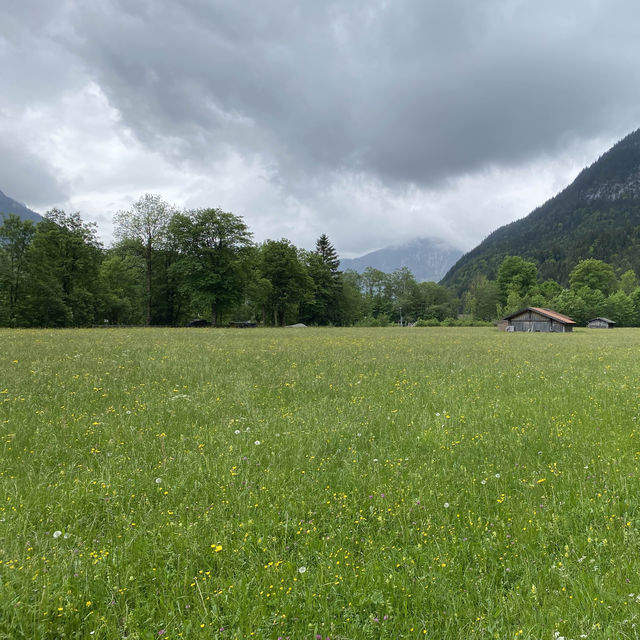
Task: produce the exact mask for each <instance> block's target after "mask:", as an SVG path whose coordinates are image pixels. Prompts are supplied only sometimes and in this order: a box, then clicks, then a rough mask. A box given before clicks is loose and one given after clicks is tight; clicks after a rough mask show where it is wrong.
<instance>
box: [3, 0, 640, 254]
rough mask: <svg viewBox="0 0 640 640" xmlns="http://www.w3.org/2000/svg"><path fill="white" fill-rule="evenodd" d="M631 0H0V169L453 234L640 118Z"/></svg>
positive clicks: (367, 230)
mask: <svg viewBox="0 0 640 640" xmlns="http://www.w3.org/2000/svg"><path fill="white" fill-rule="evenodd" d="M639 60H640V3H638V2H636V1H635V0H606V1H605V0H563V1H562V2H558V1H557V0H483V1H482V2H478V1H477V0H446V1H445V0H342V1H340V2H338V1H334V0H242V1H240V2H239V1H238V0H229V1H228V2H221V1H218V0H91V2H86V1H83V0H56V2H51V0H2V2H1V3H0V68H1V69H2V73H1V74H0V154H1V157H2V158H3V161H2V162H0V190H2V191H3V192H4V193H5V194H6V195H8V196H10V197H12V198H14V199H16V200H19V201H20V202H24V203H25V204H26V205H27V206H29V207H30V208H32V209H34V210H35V211H38V212H40V213H44V212H45V211H47V210H49V209H51V208H52V207H58V208H62V209H64V210H66V211H68V212H72V211H79V212H80V214H81V216H82V218H83V219H84V220H85V221H93V222H96V223H97V225H98V232H99V236H100V238H101V239H102V240H103V241H104V242H105V244H107V245H108V244H109V243H110V242H111V241H112V238H113V235H112V233H113V226H112V219H113V216H114V214H115V213H116V212H118V211H121V210H127V209H129V208H130V207H131V205H132V203H133V202H135V201H136V200H137V199H138V198H140V197H141V196H142V195H143V194H145V193H157V194H160V195H161V196H162V197H163V198H164V199H165V200H166V201H168V202H170V203H173V204H175V205H176V206H177V207H178V208H180V209H182V208H186V209H194V208H204V207H219V208H221V209H222V210H224V211H230V212H232V213H234V214H236V215H240V216H242V217H243V218H244V221H245V222H246V223H247V225H248V226H249V228H250V230H251V231H252V232H253V234H254V239H255V240H256V241H258V242H261V241H264V240H266V239H268V238H271V239H279V238H282V237H286V238H288V239H289V240H291V241H292V242H293V243H294V244H296V245H297V246H300V247H306V248H312V247H313V246H314V243H315V240H316V239H317V238H318V237H319V236H320V235H321V234H323V233H326V234H327V235H328V236H329V239H330V240H331V241H332V243H333V244H334V246H335V247H336V249H337V250H338V253H339V254H340V255H341V256H342V257H353V256H356V255H361V254H363V253H366V252H367V251H370V250H373V249H378V248H380V247H384V246H387V245H390V244H399V243H403V242H406V241H408V240H411V239H413V238H417V237H429V238H433V239H437V240H441V241H442V242H443V243H447V244H449V245H452V246H454V247H456V248H459V249H461V250H463V251H467V250H469V249H471V248H473V247H474V246H475V245H476V244H477V243H479V242H480V241H481V240H482V239H483V238H484V237H486V236H487V235H488V234H489V233H490V232H491V231H493V230H495V229H496V228H497V227H499V226H501V225H503V224H506V223H508V222H511V221H513V220H515V219H518V218H522V217H524V216H525V215H527V214H528V213H529V212H530V211H532V210H533V209H534V208H535V207H537V206H538V205H540V204H542V203H544V202H545V201H546V200H547V199H548V198H550V197H552V196H553V195H555V194H556V193H557V192H558V191H560V190H561V189H562V188H564V187H565V186H567V185H568V184H569V183H570V182H571V181H572V180H573V179H574V178H575V176H576V175H577V174H578V173H579V171H580V170H581V169H582V168H584V167H585V166H587V165H589V164H591V163H592V162H594V161H595V160H597V158H598V157H599V156H600V155H601V154H602V153H604V152H605V151H606V150H607V149H608V148H609V147H610V146H612V144H614V143H615V142H616V141H617V140H619V139H620V138H622V137H624V136H625V135H626V134H628V133H630V132H631V131H634V130H635V129H637V128H638V127H640V65H639V64H638V61H639Z"/></svg>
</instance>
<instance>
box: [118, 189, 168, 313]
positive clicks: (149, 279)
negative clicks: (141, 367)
mask: <svg viewBox="0 0 640 640" xmlns="http://www.w3.org/2000/svg"><path fill="white" fill-rule="evenodd" d="M174 213H175V207H174V206H173V205H170V204H169V203H167V202H165V201H164V200H163V199H162V197H161V196H159V195H158V194H152V193H146V194H145V195H143V196H142V197H141V198H139V199H138V200H137V201H136V202H134V203H133V205H132V206H131V208H130V209H127V210H126V211H119V212H118V213H117V214H116V215H115V217H114V235H115V237H116V239H118V240H120V241H122V240H133V241H135V242H137V243H138V246H139V247H140V253H141V255H142V256H143V258H144V264H145V282H146V295H145V303H146V304H145V307H146V323H147V325H149V324H151V316H152V314H151V302H152V290H153V263H154V260H153V259H154V254H155V252H157V251H158V250H159V249H161V248H162V247H163V246H164V244H165V242H166V239H167V229H168V225H169V221H170V220H171V217H172V215H173V214H174Z"/></svg>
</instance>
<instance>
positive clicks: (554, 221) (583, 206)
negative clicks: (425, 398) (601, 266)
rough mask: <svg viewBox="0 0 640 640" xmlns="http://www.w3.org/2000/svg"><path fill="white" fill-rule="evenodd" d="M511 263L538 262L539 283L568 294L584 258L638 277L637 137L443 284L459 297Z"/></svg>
mask: <svg viewBox="0 0 640 640" xmlns="http://www.w3.org/2000/svg"><path fill="white" fill-rule="evenodd" d="M507 255H517V256H521V257H522V258H525V259H527V260H532V261H534V262H536V263H537V265H538V273H539V274H540V277H541V279H542V280H546V279H547V278H553V279H554V280H556V281H558V282H559V283H560V284H562V285H565V286H566V285H567V284H568V281H569V273H570V272H571V270H572V269H573V267H575V265H576V264H577V263H578V261H579V260H582V259H587V258H596V259H598V260H604V261H605V262H608V263H610V264H611V265H613V267H614V268H615V269H617V270H622V271H626V270H627V269H633V270H634V271H635V272H636V273H638V274H640V129H638V130H637V131H634V132H633V133H631V134H629V135H628V136H627V137H626V138H623V139H622V140H621V141H620V142H618V143H617V144H615V145H614V146H613V147H612V148H611V149H610V150H609V151H607V152H606V153H605V154H603V155H602V156H601V157H600V158H599V159H598V160H597V161H596V162H594V163H593V164H592V165H591V166H590V167H587V168H586V169H584V170H583V171H581V172H580V174H579V175H578V177H577V178H576V179H575V180H574V181H573V182H572V183H571V184H570V185H569V186H568V187H566V188H565V189H564V190H563V191H561V192H560V193H559V194H558V195H556V196H555V197H553V198H551V200H548V201H547V202H546V203H545V204H543V205H542V206H541V207H538V208H537V209H535V210H534V211H533V212H532V213H530V214H529V215H528V216H526V217H525V218H522V219H521V220H516V221H515V222H512V223H510V224H507V225H505V226H503V227H500V228H499V229H497V230H496V231H494V232H493V233H492V234H491V235H489V236H488V237H487V238H486V239H485V240H483V241H482V242H481V243H480V244H479V245H478V246H477V247H476V248H475V249H473V250H471V251H470V252H469V253H467V254H466V255H464V256H463V257H462V258H460V260H458V262H456V264H455V265H454V266H453V267H452V268H451V269H450V270H449V272H448V273H447V274H446V275H445V277H444V278H443V279H442V282H441V284H444V285H448V286H450V287H452V288H454V289H455V290H456V291H457V292H458V293H460V292H462V291H464V290H465V289H467V288H468V286H469V284H470V283H471V281H472V280H473V279H474V277H476V276H478V275H480V274H484V275H486V276H487V277H488V278H495V277H496V274H497V271H498V267H499V266H500V264H501V262H502V260H503V259H504V257H505V256H507Z"/></svg>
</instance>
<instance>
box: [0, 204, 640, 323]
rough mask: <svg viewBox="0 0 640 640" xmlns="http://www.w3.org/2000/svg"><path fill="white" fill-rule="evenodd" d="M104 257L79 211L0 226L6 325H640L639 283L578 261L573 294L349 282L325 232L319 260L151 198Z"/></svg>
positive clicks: (538, 281)
mask: <svg viewBox="0 0 640 640" xmlns="http://www.w3.org/2000/svg"><path fill="white" fill-rule="evenodd" d="M114 229H115V231H114V234H115V242H114V244H113V246H111V247H109V248H105V247H104V246H103V245H102V243H101V242H100V241H99V239H98V237H97V232H96V228H95V225H94V224H92V223H87V222H85V221H83V220H82V218H81V216H80V214H79V213H72V214H68V213H65V212H64V211H61V210H57V209H53V210H51V211H49V212H48V213H47V214H46V216H45V217H44V219H43V220H42V221H41V222H39V223H37V224H34V223H33V222H31V221H28V220H23V219H21V218H20V217H18V216H16V215H8V216H4V217H3V218H2V224H1V225H0V326H5V327H87V326H138V325H139V326H185V325H187V324H189V323H190V322H192V321H193V320H195V319H202V320H205V321H206V322H207V323H208V324H210V325H211V326H228V324H229V323H230V322H247V321H251V322H255V323H257V324H260V325H263V326H285V325H289V324H294V323H304V324H307V325H315V326H331V325H333V326H387V325H389V324H398V325H417V326H439V325H445V326H465V325H474V324H476V325H477V324H483V323H486V324H490V323H492V322H495V321H496V320H497V319H499V318H500V317H502V316H504V315H506V314H508V313H510V312H512V311H516V310H518V309H520V308H522V307H525V306H529V305H533V306H540V307H546V308H552V309H555V310H556V311H559V312H561V313H564V314H566V315H569V316H571V317H572V318H573V319H574V320H575V321H576V322H577V323H578V324H579V325H584V324H585V323H586V322H587V321H588V320H589V319H591V318H594V317H599V316H604V317H608V318H610V319H612V320H614V321H615V322H616V323H617V324H618V326H639V325H640V283H639V281H638V274H637V273H636V272H635V271H634V270H633V269H628V270H626V271H625V272H623V273H617V272H616V271H615V270H614V268H613V267H612V266H611V265H609V264H607V263H606V262H604V261H602V260H597V259H594V258H588V259H582V260H581V259H577V260H576V264H575V265H574V266H573V268H572V270H571V272H570V277H569V283H568V286H567V287H563V286H561V285H560V284H559V283H558V282H556V281H554V280H552V279H549V278H547V279H546V280H544V281H542V278H541V276H540V274H541V273H544V272H545V269H544V265H540V264H537V263H536V262H535V261H530V260H526V259H524V258H522V257H520V256H514V255H508V256H506V257H505V258H504V259H503V260H502V262H501V264H500V267H499V268H498V270H497V276H496V277H495V279H489V278H488V277H487V275H486V274H483V273H478V274H476V275H475V277H474V278H473V280H472V281H471V283H470V285H469V286H468V287H467V288H466V289H465V290H464V291H462V292H461V293H460V295H457V293H456V292H455V291H454V289H453V288H448V287H446V286H443V285H441V284H438V283H435V282H417V281H416V279H415V278H414V276H413V274H412V273H411V272H410V271H409V270H408V269H406V268H403V269H399V270H396V271H394V272H392V273H384V272H382V271H379V270H377V269H373V268H368V269H366V270H365V271H364V272H363V273H361V274H359V273H356V272H355V271H341V270H340V260H339V257H338V255H337V252H336V250H335V248H334V247H333V245H332V243H331V241H330V240H329V238H328V237H327V236H326V235H325V234H323V235H321V236H320V237H319V238H318V239H317V241H316V245H315V248H314V249H313V250H305V249H301V248H298V247H296V246H294V245H293V244H292V243H291V242H290V241H289V240H287V239H285V238H283V239H280V240H267V241H265V242H262V243H259V244H258V243H255V242H254V241H253V236H252V233H251V231H250V230H249V228H248V227H247V225H246V224H245V223H244V221H243V219H242V218H241V217H239V216H236V215H234V214H232V213H228V212H224V211H222V210H221V209H219V208H209V209H195V210H190V211H179V210H178V209H176V208H175V207H173V206H172V205H170V204H169V203H167V202H165V201H164V200H163V199H162V198H161V197H160V196H158V195H155V194H146V195H144V196H142V197H141V198H140V199H139V200H138V201H137V202H135V203H134V204H133V205H132V207H131V208H130V209H129V210H127V211H121V212H119V213H118V214H116V216H115V218H114Z"/></svg>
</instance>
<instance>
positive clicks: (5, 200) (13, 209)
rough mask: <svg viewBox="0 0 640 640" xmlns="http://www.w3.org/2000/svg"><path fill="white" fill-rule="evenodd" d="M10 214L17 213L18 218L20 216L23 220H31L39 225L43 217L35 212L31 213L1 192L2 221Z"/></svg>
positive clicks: (0, 214)
mask: <svg viewBox="0 0 640 640" xmlns="http://www.w3.org/2000/svg"><path fill="white" fill-rule="evenodd" d="M9 213H15V214H16V215H17V216H20V217H21V218H22V219H23V220H31V221H32V222H35V223H38V222H40V220H42V216H41V215H40V214H39V213H36V212H35V211H31V209H28V208H27V207H25V206H24V205H23V204H21V203H20V202H18V201H17V200H14V199H13V198H10V197H9V196H6V195H5V194H4V193H2V191H0V219H1V218H2V217H3V216H6V215H8V214H9Z"/></svg>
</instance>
